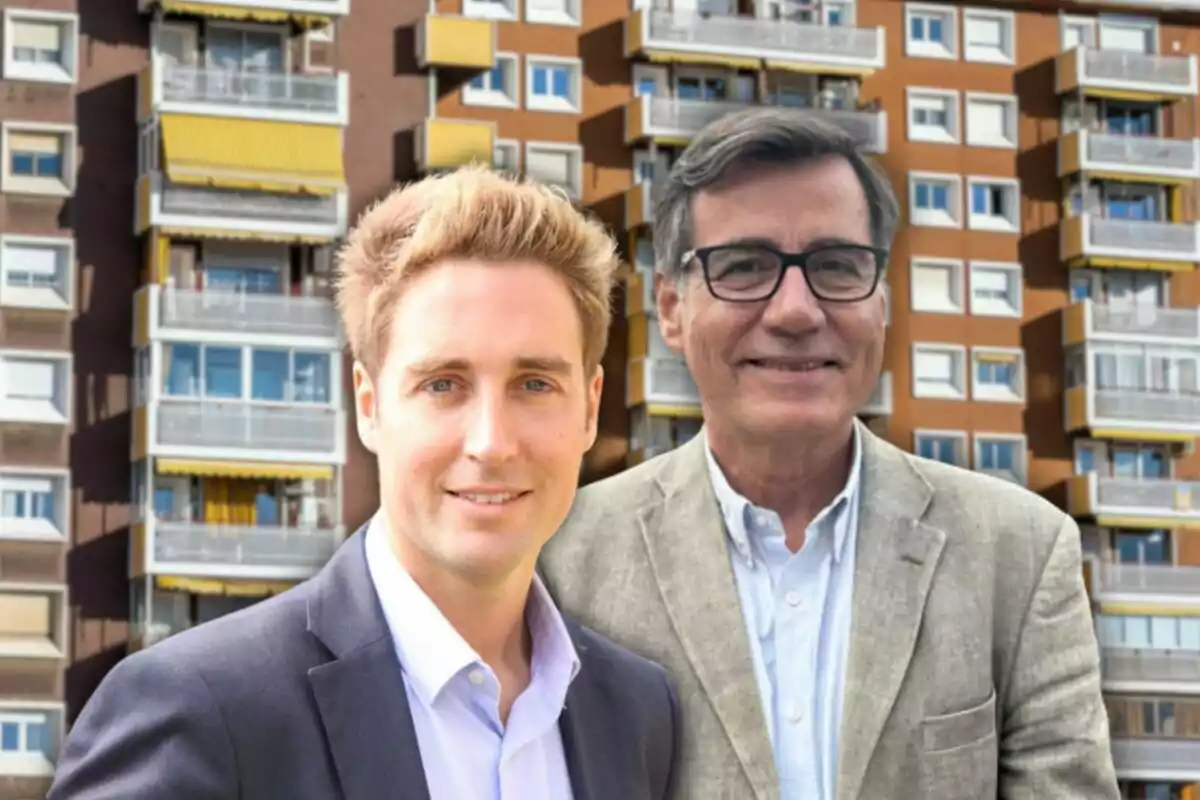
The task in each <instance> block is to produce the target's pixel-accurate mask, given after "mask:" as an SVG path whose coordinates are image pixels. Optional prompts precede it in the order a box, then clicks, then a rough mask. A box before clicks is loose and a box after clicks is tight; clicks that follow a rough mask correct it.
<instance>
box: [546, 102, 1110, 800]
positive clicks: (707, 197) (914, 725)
mask: <svg viewBox="0 0 1200 800" xmlns="http://www.w3.org/2000/svg"><path fill="white" fill-rule="evenodd" d="M897 219H898V209H897V204H896V199H895V197H894V195H893V192H892V189H891V187H890V184H889V182H888V180H887V178H886V177H885V175H884V174H883V173H882V172H881V171H880V170H879V169H878V168H877V167H876V166H875V165H874V164H872V163H871V162H869V161H867V160H866V159H864V157H863V156H862V155H860V154H859V152H858V151H857V149H856V148H855V146H854V143H853V141H852V140H851V138H850V137H849V136H847V135H846V134H845V133H843V132H842V131H840V130H838V129H836V128H833V127H832V126H829V125H826V124H823V123H821V122H820V121H818V120H816V119H813V118H812V117H811V116H803V115H801V114H799V113H796V112H790V111H787V110H784V109H767V108H763V109H756V110H753V111H749V112H745V113H739V114H735V115H731V116H728V117H726V118H724V119H722V120H720V121H718V122H716V123H714V124H712V125H710V126H709V127H708V128H706V129H705V130H704V131H702V132H701V133H700V134H699V135H698V136H696V137H695V139H694V140H693V141H692V143H691V145H690V146H689V147H688V148H687V149H686V150H685V151H684V152H683V153H682V154H681V155H680V157H679V160H678V161H677V163H676V164H675V165H674V167H673V168H672V169H671V172H670V176H669V177H668V178H667V180H666V186H665V187H664V192H663V197H662V200H661V201H660V203H659V205H658V208H657V210H656V224H655V231H654V245H655V256H656V261H657V271H658V275H657V279H656V287H657V293H656V294H657V308H658V320H659V326H660V329H661V331H662V335H663V339H664V340H665V341H666V342H667V344H668V345H670V346H671V347H672V348H673V349H675V350H677V351H679V352H681V353H682V354H683V355H684V357H685V358H686V360H687V364H688V368H689V369H690V371H691V374H692V376H693V377H694V379H695V382H696V386H697V387H698V389H699V391H700V397H701V403H702V407H703V413H704V420H705V425H704V428H703V430H702V431H701V433H700V435H698V436H697V437H696V438H695V439H693V440H692V441H690V442H688V443H686V444H684V445H682V446H681V447H679V448H678V449H676V450H674V451H672V452H670V453H667V454H665V455H662V456H660V457H658V458H654V459H652V460H650V461H648V462H646V463H644V464H642V465H640V466H638V467H636V468H634V469H631V470H628V471H626V472H624V473H621V474H619V475H617V476H615V477H612V478H609V479H607V480H604V481H601V482H599V483H596V484H593V485H592V486H589V487H587V488H585V489H584V490H583V491H582V492H581V493H580V494H579V495H578V497H577V499H576V502H575V505H574V507H573V509H572V513H571V516H570V517H569V519H568V521H567V523H566V526H565V527H564V529H563V530H561V531H560V532H559V534H558V535H557V536H556V537H555V538H554V539H553V540H552V541H551V544H550V546H549V547H548V548H547V550H545V551H543V558H542V569H543V572H544V575H545V578H546V581H547V584H548V586H549V588H550V589H551V591H552V593H553V594H554V595H555V596H556V598H557V599H558V600H559V602H560V603H561V604H562V605H563V607H564V608H565V609H566V610H567V611H569V612H570V613H572V614H574V615H575V616H576V617H577V618H579V619H580V620H581V621H583V622H584V623H585V624H587V625H590V626H592V627H594V628H596V629H598V630H599V631H601V632H603V633H605V634H607V635H609V636H611V637H613V638H615V639H616V640H617V641H619V642H621V643H622V644H624V645H626V646H628V647H630V648H632V649H634V650H636V651H639V652H641V653H642V654H644V655H646V656H647V657H649V658H651V659H653V660H655V661H657V662H659V663H661V664H663V665H664V666H666V667H667V668H668V670H669V671H670V672H671V673H672V675H673V676H674V678H675V681H676V685H677V686H678V688H679V691H680V701H681V705H682V714H683V723H684V728H685V735H684V742H683V752H682V763H681V765H680V769H681V773H680V775H679V783H678V786H679V791H680V796H681V797H684V798H731V800H743V799H744V798H757V799H758V800H768V799H771V800H774V799H775V798H782V799H783V800H801V799H802V800H885V799H887V798H895V800H914V799H915V798H921V800H964V799H965V798H970V799H971V800H976V799H977V798H978V799H982V798H1005V800H1017V799H1018V798H1029V799H1030V800H1033V799H1035V798H1036V800H1085V799H1086V800H1116V798H1118V797H1119V793H1118V788H1117V781H1116V777H1115V772H1114V769H1113V764H1112V759H1111V756H1110V753H1109V734H1108V720H1107V714H1106V712H1105V708H1104V704H1103V700H1102V698H1101V694H1100V675H1099V656H1098V648H1097V644H1096V638H1095V633H1094V630H1093V626H1092V618H1091V611H1090V606H1089V602H1088V598H1087V594H1086V590H1085V588H1084V584H1083V575H1082V570H1081V566H1080V559H1081V553H1080V541H1079V530H1078V528H1077V527H1076V525H1075V523H1074V522H1072V520H1071V519H1070V518H1069V517H1067V516H1066V515H1065V514H1063V512H1062V511H1060V510H1058V509H1057V508H1055V507H1054V506H1053V505H1051V504H1050V503H1048V502H1046V501H1045V500H1043V499H1041V498H1040V497H1038V496H1037V495H1035V494H1033V493H1031V492H1029V491H1026V490H1025V489H1022V488H1019V487H1017V486H1014V485H1012V484H1009V483H1006V482H1004V481H1001V480H998V479H995V478H991V477H988V476H985V475H980V474H976V473H971V472H967V471H964V470H960V469H957V468H955V467H950V466H946V465H943V464H940V463H936V462H933V461H928V460H925V459H921V458H917V457H915V456H913V455H910V454H908V453H905V452H903V451H901V450H899V449H897V448H895V447H893V446H892V445H890V444H888V443H887V442H885V441H883V440H882V439H880V438H879V437H877V436H875V435H874V434H872V433H871V432H870V431H869V430H868V429H867V428H866V427H865V426H863V425H862V424H861V423H860V422H858V420H857V417H856V415H857V412H858V410H859V409H860V408H861V407H862V406H863V404H864V402H865V401H866V400H867V398H868V397H869V395H870V394H871V392H872V391H873V389H874V387H875V385H876V382H877V381H878V379H879V372H880V367H881V362H882V358H883V349H884V327H885V325H884V319H885V310H884V302H885V301H884V298H883V294H882V290H881V289H880V283H881V281H882V279H883V275H884V272H885V269H886V265H887V257H888V248H889V247H890V244H891V240H892V237H893V234H894V232H895V228H896V224H897ZM789 267H796V269H794V270H791V269H789Z"/></svg>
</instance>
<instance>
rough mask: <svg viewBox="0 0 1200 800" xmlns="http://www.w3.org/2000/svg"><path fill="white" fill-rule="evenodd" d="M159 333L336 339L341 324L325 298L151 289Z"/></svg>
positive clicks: (330, 301) (215, 290)
mask: <svg viewBox="0 0 1200 800" xmlns="http://www.w3.org/2000/svg"><path fill="white" fill-rule="evenodd" d="M153 290H154V292H155V293H157V294H158V314H159V325H160V326H161V327H162V328H163V329H181V328H182V329H187V330H193V331H196V330H199V331H223V332H227V333H228V332H241V333H248V334H266V335H276V336H278V335H288V336H321V337H335V336H337V335H338V334H339V331H340V328H341V325H340V322H339V320H338V315H337V309H336V308H334V305H333V301H332V300H331V299H330V298H328V297H294V296H292V295H280V294H256V293H253V292H236V291H228V290H221V289H207V290H203V291H200V290H194V289H176V288H173V287H169V286H168V287H157V286H155V287H153Z"/></svg>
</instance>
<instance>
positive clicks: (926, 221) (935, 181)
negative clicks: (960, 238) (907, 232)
mask: <svg viewBox="0 0 1200 800" xmlns="http://www.w3.org/2000/svg"><path fill="white" fill-rule="evenodd" d="M908 188H909V198H908V203H909V207H910V212H909V222H910V223H911V224H912V225H918V226H925V227H933V228H960V227H962V197H961V194H962V179H961V178H960V177H959V176H957V175H947V174H944V173H930V172H910V173H909V174H908Z"/></svg>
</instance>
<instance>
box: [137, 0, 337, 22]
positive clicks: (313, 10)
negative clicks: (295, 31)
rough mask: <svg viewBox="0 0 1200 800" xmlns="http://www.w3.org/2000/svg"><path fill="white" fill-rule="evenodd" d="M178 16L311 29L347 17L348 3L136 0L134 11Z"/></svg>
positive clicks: (325, 0) (320, 0)
mask: <svg viewBox="0 0 1200 800" xmlns="http://www.w3.org/2000/svg"><path fill="white" fill-rule="evenodd" d="M156 6H157V7H160V8H162V10H163V11H173V12H176V13H181V14H199V15H202V16H211V17H214V18H216V19H225V20H228V19H240V20H244V21H252V22H287V21H288V20H289V19H290V20H294V21H295V22H297V23H298V24H301V25H306V26H311V25H322V24H326V23H328V22H329V21H330V20H331V19H333V18H335V17H345V16H347V15H348V14H349V13H350V0H203V2H198V0H138V11H139V12H141V13H145V12H147V11H150V10H152V9H153V8H155V7H156Z"/></svg>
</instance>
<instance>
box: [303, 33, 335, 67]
mask: <svg viewBox="0 0 1200 800" xmlns="http://www.w3.org/2000/svg"><path fill="white" fill-rule="evenodd" d="M335 30H336V29H335V28H334V25H333V23H330V24H328V25H322V26H321V27H319V28H313V29H311V30H310V31H308V32H307V33H305V34H304V69H305V70H306V71H307V72H333V66H334V64H333V62H334V47H333V42H334V36H335Z"/></svg>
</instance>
